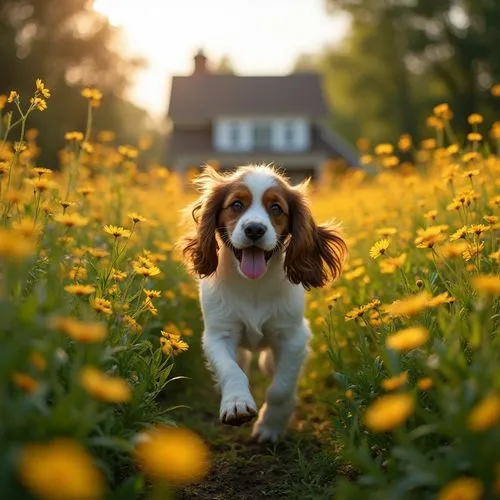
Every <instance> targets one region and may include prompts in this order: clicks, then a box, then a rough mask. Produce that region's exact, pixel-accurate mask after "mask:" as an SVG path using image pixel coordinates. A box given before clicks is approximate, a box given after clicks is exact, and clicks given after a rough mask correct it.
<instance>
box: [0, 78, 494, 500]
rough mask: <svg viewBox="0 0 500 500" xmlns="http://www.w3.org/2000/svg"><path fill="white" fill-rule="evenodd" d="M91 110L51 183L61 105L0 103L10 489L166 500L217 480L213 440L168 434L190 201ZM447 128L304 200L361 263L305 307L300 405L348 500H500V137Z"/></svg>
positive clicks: (0, 298)
mask: <svg viewBox="0 0 500 500" xmlns="http://www.w3.org/2000/svg"><path fill="white" fill-rule="evenodd" d="M81 99H85V100H86V101H87V106H88V121H87V124H82V130H81V131H68V132H67V134H66V136H65V139H66V147H65V148H64V150H63V151H61V154H60V168H59V166H57V168H56V167H55V166H51V167H52V168H50V169H49V168H46V167H45V166H40V165H39V164H38V163H37V155H38V147H37V141H36V139H37V135H38V134H43V130H40V131H36V130H33V129H31V128H30V126H29V120H30V115H31V113H40V112H43V110H44V109H45V108H46V107H47V105H48V106H50V90H49V89H47V88H46V86H45V85H44V84H43V82H41V81H40V80H37V82H36V85H35V89H34V94H33V96H19V95H17V93H16V92H15V91H12V92H10V94H6V95H5V96H1V95H0V113H1V126H0V316H1V318H2V320H1V323H0V339H1V342H2V351H1V354H0V359H1V362H0V408H1V410H0V412H1V413H0V415H1V418H0V447H1V449H2V451H3V452H2V454H1V456H0V483H1V484H0V486H1V489H2V492H3V494H4V495H5V497H6V498H42V499H49V498H50V499H58V498H59V499H70V498H75V499H80V498H81V499H87V498H88V499H94V498H95V499H98V498H110V499H111V498H127V499H132V498H141V497H142V496H143V495H144V493H145V492H146V491H148V492H151V493H152V494H153V495H154V494H156V495H157V496H156V498H169V495H170V492H171V490H172V488H176V487H178V486H181V485H183V484H187V483H190V482H194V481H199V480H202V478H203V477H204V475H205V474H206V472H207V470H208V469H209V467H210V457H209V453H210V452H209V449H208V448H209V446H207V444H206V443H204V442H203V439H202V438H203V437H204V436H202V437H201V438H200V437H199V436H198V435H196V434H195V433H193V432H191V431H189V430H188V429H176V428H175V427H173V425H174V424H175V419H176V414H175V411H173V410H172V409H171V408H169V407H168V405H166V404H164V403H163V402H162V397H163V396H162V395H164V394H165V393H167V394H168V393H169V392H170V391H174V390H175V386H176V384H177V382H178V381H177V380H176V377H177V376H179V375H186V376H189V375H190V373H189V370H190V369H194V368H190V366H191V365H190V364H188V363H183V362H182V358H183V356H189V351H188V353H187V354H186V355H185V354H183V352H184V351H186V350H188V349H189V347H190V346H191V345H197V344H199V337H200V328H201V327H200V313H199V309H198V305H197V292H196V284H195V283H194V281H193V280H192V279H191V278H190V277H189V276H188V275H187V273H186V272H185V270H184V268H183V266H182V262H181V259H180V257H179V254H178V252H177V251H176V249H175V245H174V244H175V241H176V239H177V237H178V236H179V234H181V233H182V232H183V231H184V230H185V228H184V227H183V226H182V225H180V224H179V214H180V211H181V209H182V208H183V207H184V206H185V205H186V204H187V202H188V201H189V200H190V199H192V193H191V192H190V191H189V190H187V189H185V188H184V187H183V184H182V182H181V180H180V179H179V177H178V176H177V175H175V174H174V173H172V172H170V171H169V170H168V168H166V167H163V166H160V165H152V166H151V167H150V168H149V169H147V170H144V169H140V168H139V167H138V162H139V161H140V158H141V152H142V150H143V149H145V147H147V145H145V144H143V143H142V141H139V142H138V144H137V145H135V146H132V145H116V144H114V139H113V133H112V132H111V131H95V130H93V129H92V116H93V114H94V113H96V112H99V109H98V108H99V104H100V101H101V99H102V95H101V94H100V92H99V91H97V90H95V89H85V90H84V91H83V92H82V96H81ZM450 118H451V111H450V110H449V108H448V107H447V106H446V105H441V106H438V107H436V108H435V109H434V112H433V115H432V117H431V118H430V119H429V126H430V131H431V133H432V138H430V139H428V140H426V141H424V142H423V144H422V147H421V148H420V147H419V148H416V147H414V145H412V143H411V138H409V137H407V136H402V137H401V138H400V140H399V142H398V143H397V144H396V145H395V146H391V145H389V144H381V145H377V146H376V147H375V148H370V146H369V144H368V143H367V141H361V142H360V144H359V146H360V149H361V150H362V152H363V157H362V160H363V162H364V163H365V164H366V165H367V167H366V169H363V170H356V171H351V172H349V173H347V174H345V175H343V176H339V175H334V174H333V173H332V172H330V171H329V170H326V171H325V174H324V179H323V180H322V182H321V183H320V184H318V186H315V187H313V188H312V191H311V202H312V206H313V210H314V212H315V215H316V217H317V218H318V219H319V220H326V219H330V218H332V217H336V218H338V219H339V220H340V221H342V223H343V225H344V231H345V234H346V237H347V242H348V246H349V260H348V262H347V265H346V267H345V270H344V274H343V277H342V278H341V280H340V281H338V282H337V283H334V284H332V285H331V286H330V287H329V288H328V289H325V290H317V291H314V292H311V293H310V294H309V296H308V316H309V318H310V320H311V324H312V325H313V329H314V332H315V335H314V338H313V340H312V352H311V356H310V360H309V362H308V366H307V369H306V370H305V372H304V376H303V379H302V381H301V388H300V394H301V396H302V397H307V398H313V399H314V400H315V401H317V403H316V404H317V405H319V406H321V408H322V412H323V413H322V414H323V415H324V417H323V418H324V419H325V421H324V425H322V432H321V440H322V443H323V448H324V450H325V452H326V453H329V454H330V455H331V457H332V460H333V461H334V462H335V463H336V464H338V465H339V470H343V469H342V468H344V467H349V469H350V470H351V472H352V473H351V474H349V477H348V478H347V476H345V475H343V474H341V473H339V476H338V477H331V482H332V484H334V487H335V491H336V495H337V496H338V498H361V497H362V498H380V499H382V498H384V499H385V498H405V499H406V498H417V497H421V498H436V497H437V498H439V499H446V500H447V499H458V498H461V499H462V498H463V499H480V498H494V497H495V495H498V494H500V451H499V450H500V425H499V423H500V369H499V366H500V365H499V364H500V340H499V330H500V300H499V296H500V274H499V269H500V248H499V246H498V241H499V234H500V180H499V179H500V156H499V154H498V153H500V151H499V148H500V124H495V125H493V127H492V129H491V130H488V127H487V126H486V124H484V123H483V122H482V117H481V116H479V115H472V116H471V117H470V118H469V122H470V126H471V133H470V134H469V136H468V137H467V138H463V140H459V139H457V138H456V137H455V136H454V134H453V131H452V129H451V125H450ZM482 134H484V136H483V135H482ZM372 149H373V151H372ZM410 153H411V155H412V156H413V157H414V163H412V164H410V163H409V162H406V163H403V164H402V163H401V161H400V156H401V155H402V154H404V155H406V156H408V155H409V154H410ZM176 360H178V361H179V362H176ZM197 362H198V363H201V361H197ZM174 364H176V365H177V366H175V368H174ZM183 383H184V384H186V381H184V382H183ZM187 383H189V381H188V382H187ZM184 404H189V401H184ZM214 418H215V417H214ZM208 444H209V443H208Z"/></svg>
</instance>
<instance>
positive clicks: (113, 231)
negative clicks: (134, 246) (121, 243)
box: [104, 225, 130, 238]
mask: <svg viewBox="0 0 500 500" xmlns="http://www.w3.org/2000/svg"><path fill="white" fill-rule="evenodd" d="M104 232H105V233H108V234H110V235H111V236H114V237H115V238H122V237H123V238H129V237H130V231H129V230H128V229H125V228H123V227H119V226H112V225H107V226H104Z"/></svg>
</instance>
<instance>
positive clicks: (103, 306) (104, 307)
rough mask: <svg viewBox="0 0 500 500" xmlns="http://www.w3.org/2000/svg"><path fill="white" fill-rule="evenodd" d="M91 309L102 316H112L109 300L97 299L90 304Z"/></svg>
mask: <svg viewBox="0 0 500 500" xmlns="http://www.w3.org/2000/svg"><path fill="white" fill-rule="evenodd" d="M92 307H93V308H94V309H95V310H96V311H97V312H101V313H103V314H106V315H108V316H110V315H111V314H113V308H112V307H111V302H110V301H109V300H106V299H103V298H102V297H97V298H95V299H94V301H93V302H92Z"/></svg>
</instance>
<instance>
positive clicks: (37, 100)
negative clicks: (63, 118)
mask: <svg viewBox="0 0 500 500" xmlns="http://www.w3.org/2000/svg"><path fill="white" fill-rule="evenodd" d="M30 103H31V105H32V106H34V107H35V108H36V109H38V111H45V110H46V109H47V102H46V101H45V99H42V98H41V97H32V98H31V99H30Z"/></svg>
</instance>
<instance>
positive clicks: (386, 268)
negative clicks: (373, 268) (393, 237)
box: [379, 253, 407, 274]
mask: <svg viewBox="0 0 500 500" xmlns="http://www.w3.org/2000/svg"><path fill="white" fill-rule="evenodd" d="M406 257H407V254H406V253H402V254H401V255H400V256H398V257H388V258H387V259H384V260H382V261H380V263H379V267H380V272H381V273H382V274H392V273H394V272H396V270H398V269H400V268H401V267H403V266H404V263H405V262H406Z"/></svg>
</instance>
